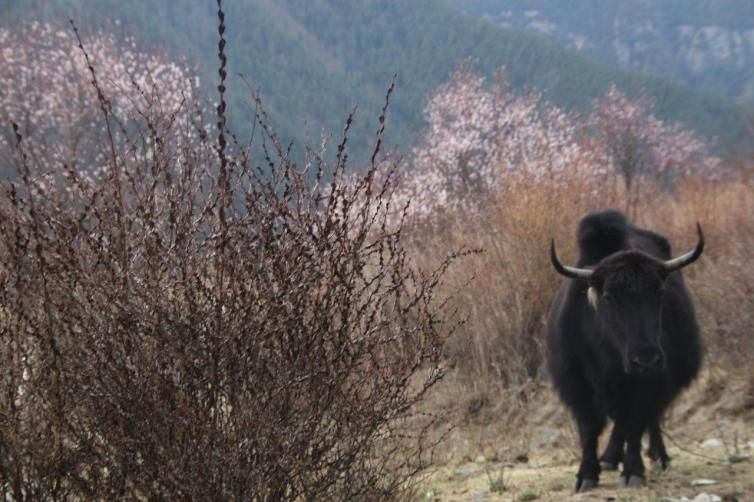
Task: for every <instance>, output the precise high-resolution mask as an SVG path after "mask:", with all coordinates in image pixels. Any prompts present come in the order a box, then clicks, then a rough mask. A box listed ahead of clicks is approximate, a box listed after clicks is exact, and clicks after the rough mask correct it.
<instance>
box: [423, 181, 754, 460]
mask: <svg viewBox="0 0 754 502" xmlns="http://www.w3.org/2000/svg"><path fill="white" fill-rule="evenodd" d="M639 188H640V189H641V193H640V194H639V197H638V203H632V204H631V205H630V206H628V205H627V204H626V203H625V202H624V201H627V200H636V197H635V194H634V196H632V197H628V196H627V194H626V193H625V191H624V190H623V189H622V188H621V185H620V183H617V182H616V183H615V184H609V185H606V186H605V187H604V189H603V190H601V191H599V192H598V193H585V192H584V191H583V190H582V189H581V188H580V186H579V185H578V184H577V183H576V182H574V183H573V184H572V185H564V184H562V183H561V184H558V185H557V186H553V185H548V184H546V183H544V184H543V183H538V184H527V183H526V182H524V183H521V184H517V185H515V186H508V187H507V189H506V191H505V192H503V193H501V194H499V197H498V198H497V199H496V200H495V202H494V203H493V204H492V205H491V206H490V207H489V208H488V209H487V210H486V211H485V212H484V213H483V214H476V215H474V216H473V217H470V216H465V217H460V216H459V217H456V218H451V217H446V218H444V219H443V221H442V222H441V223H439V224H436V225H430V226H429V229H427V228H422V229H421V236H422V238H421V239H417V241H419V242H421V248H420V250H419V252H418V253H417V254H418V255H419V256H421V257H422V259H423V260H426V262H425V263H432V262H433V261H434V260H436V259H438V257H440V256H441V255H442V253H443V252H444V250H446V249H448V248H453V247H454V246H458V245H461V244H463V245H466V246H470V247H474V248H479V249H481V250H482V252H481V253H479V254H476V255H473V256H470V257H468V258H466V259H465V260H464V261H463V262H462V265H461V266H458V267H456V268H454V269H453V270H452V271H450V275H449V277H448V284H449V285H452V286H453V287H457V288H459V289H460V293H459V295H458V299H459V301H460V302H461V311H462V312H466V313H467V314H468V317H469V319H468V322H467V323H466V324H465V325H464V326H463V328H462V329H461V330H460V331H458V332H457V333H456V334H455V335H454V337H453V338H452V339H451V340H449V342H448V350H449V352H448V357H449V360H450V365H451V368H452V371H451V372H450V373H449V374H448V375H447V376H446V378H445V380H444V382H443V383H442V385H441V386H440V387H438V388H437V389H435V391H434V392H433V395H432V399H433V400H434V402H435V403H436V404H435V406H436V407H439V408H443V409H453V410H454V411H455V413H456V414H455V423H456V424H458V425H459V430H457V431H456V432H455V433H454V440H453V441H451V442H450V443H448V444H446V445H445V450H446V458H447V459H452V458H455V459H456V460H462V459H464V458H466V459H473V458H475V457H476V456H477V455H480V454H481V455H484V456H485V457H489V456H490V455H497V454H498V453H499V452H504V453H503V455H504V456H505V455H507V456H508V457H510V458H513V457H515V456H517V455H520V454H521V453H522V452H526V451H527V450H528V449H529V448H530V443H531V438H530V437H529V436H530V427H529V425H530V423H531V421H532V418H533V417H537V416H539V415H541V413H546V412H545V411H543V410H539V409H537V408H536V406H534V407H533V406H532V404H531V403H532V402H535V401H536V399H535V398H536V396H537V395H538V394H540V393H541V392H542V391H543V390H544V391H545V392H547V393H549V390H548V389H549V387H548V386H547V384H546V374H545V373H546V372H545V370H544V365H543V361H544V352H543V340H544V329H545V323H546V315H547V312H548V309H549V304H550V301H551V299H552V296H553V293H554V291H555V290H556V288H557V287H558V285H559V284H561V281H562V279H561V278H560V277H559V276H557V274H556V273H555V272H554V271H553V270H552V266H551V264H550V261H549V254H548V253H549V243H550V239H551V238H554V239H555V240H556V242H557V245H558V250H559V253H560V254H561V256H562V257H563V259H564V261H567V262H573V261H575V257H576V252H575V231H576V225H577V223H578V221H579V219H580V218H581V216H583V215H584V214H585V213H586V212H588V211H591V210H595V209H599V208H605V207H618V208H621V209H623V210H624V211H627V212H629V213H631V214H634V215H635V216H634V220H635V221H636V222H637V223H638V224H639V225H641V226H645V227H648V228H652V229H655V230H657V231H659V232H661V233H664V234H666V235H667V236H668V237H669V238H670V239H671V242H672V243H673V250H674V252H676V253H680V252H683V251H685V250H686V248H688V247H690V246H692V245H693V243H694V241H695V234H694V231H693V229H694V224H695V222H696V221H699V222H700V223H701V224H702V227H703V229H704V231H705V236H706V238H707V246H706V248H705V254H704V255H703V257H702V259H701V260H700V261H699V262H698V263H696V264H695V265H694V266H693V267H689V269H687V270H686V271H685V272H684V273H685V275H686V279H687V282H688V285H689V288H690V290H691V292H692V296H693V297H694V299H695V303H696V307H697V312H698V317H699V321H700V324H701V329H702V336H703V339H704V343H705V347H706V357H705V365H706V366H707V367H708V368H712V369H713V370H714V369H715V368H728V367H735V368H740V372H741V373H747V375H743V377H744V378H745V379H748V381H749V382H752V380H754V379H753V378H752V377H751V370H750V369H747V368H749V367H750V366H749V364H748V363H746V364H745V362H746V361H749V360H751V357H752V356H753V355H754V344H753V342H752V341H753V340H754V337H752V334H753V333H754V316H753V315H752V312H754V269H752V267H751V266H750V263H751V258H750V257H751V252H752V249H754V218H753V217H752V215H754V186H752V183H751V178H750V177H747V176H745V175H743V174H742V175H741V176H739V177H736V178H735V179H731V180H729V181H724V182H716V183H711V182H698V181H695V180H685V181H682V182H679V183H678V185H677V186H676V187H675V189H674V190H673V191H672V192H671V191H668V190H667V189H665V188H663V187H662V186H660V185H653V184H651V183H648V182H644V183H643V184H642V185H641V186H640V187H639ZM470 276H473V277H474V279H473V280H472V281H471V282H468V283H467V282H466V280H467V278H468V277H470ZM750 394H752V395H754V386H751V391H750ZM747 402H748V403H751V402H752V399H749V400H748V401H747ZM742 406H746V405H742ZM550 418H551V425H552V426H553V427H556V428H561V429H562V428H563V427H568V426H569V424H568V420H567V419H564V418H563V417H562V416H560V415H558V417H557V418H553V417H550Z"/></svg>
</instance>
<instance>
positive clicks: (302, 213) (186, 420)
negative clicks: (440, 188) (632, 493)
mask: <svg viewBox="0 0 754 502" xmlns="http://www.w3.org/2000/svg"><path fill="white" fill-rule="evenodd" d="M219 17H220V45H219V55H220V60H221V64H220V68H219V73H220V87H219V89H220V96H219V103H218V108H217V117H218V126H217V128H216V129H215V130H214V134H216V136H214V137H213V136H210V133H211V132H212V129H211V128H209V127H208V126H206V125H205V123H204V121H203V120H202V119H201V117H202V114H203V112H202V109H201V107H200V106H199V105H197V104H193V103H183V105H182V108H181V110H184V111H188V112H190V113H189V114H190V116H191V117H195V119H194V120H192V121H175V120H171V116H174V113H175V112H173V113H171V114H168V115H167V116H166V115H165V114H164V113H161V109H160V108H158V107H157V106H156V105H155V104H154V103H155V101H153V100H146V101H143V102H136V103H134V110H133V113H132V114H129V115H128V120H129V121H131V122H130V123H131V124H135V125H136V127H130V128H125V127H124V128H119V127H118V124H120V123H121V122H123V121H122V120H121V119H120V117H118V116H116V114H115V113H114V111H113V108H112V105H111V101H110V100H109V96H108V92H107V89H106V88H105V87H104V86H103V85H101V84H100V80H99V78H98V77H99V74H98V68H97V66H96V63H95V62H93V61H91V60H90V59H89V58H87V61H86V64H87V65H88V66H89V71H90V76H91V78H92V80H93V81H94V88H95V90H96V93H95V102H94V103H95V105H97V106H98V107H99V109H100V113H99V115H98V116H97V121H98V122H97V123H98V128H99V131H101V134H100V135H99V136H98V138H99V139H100V142H99V143H98V144H97V148H98V151H100V152H103V153H102V155H101V158H102V159H103V160H104V163H103V165H104V173H105V174H104V175H103V176H100V177H81V176H78V172H77V171H76V170H74V169H70V168H67V167H65V166H63V165H62V163H60V162H59V163H54V164H52V165H50V164H47V163H42V164H40V163H38V162H37V159H36V158H35V157H34V156H33V155H31V153H30V152H32V151H33V150H34V148H35V144H34V143H33V142H29V141H27V140H26V139H25V137H24V136H23V134H22V131H21V130H20V129H19V128H18V127H17V126H15V125H14V128H13V131H11V133H10V134H9V137H10V138H11V139H12V144H11V145H10V148H12V152H4V153H5V154H8V155H9V156H12V157H13V158H14V159H15V162H14V164H15V165H16V166H17V172H16V173H15V175H14V176H13V177H11V179H10V180H8V181H3V182H2V185H1V186H0V358H2V361H3V368H4V371H3V376H2V381H1V384H2V393H1V395H0V417H1V418H2V419H1V420H0V493H2V498H3V499H4V500H7V499H11V500H19V501H20V500H41V499H52V500H58V499H107V500H114V499H150V500H162V499H191V500H218V499H220V500H224V499H229V500H249V499H253V500H281V499H306V500H333V499H340V500H345V499H354V498H361V499H368V500H375V499H382V498H391V497H395V496H396V494H397V493H399V492H400V490H401V489H402V487H403V484H404V482H405V481H406V479H407V478H408V477H409V476H410V475H411V474H413V473H415V472H416V470H417V469H419V468H421V466H422V465H423V462H424V461H425V460H426V457H425V454H426V452H427V451H428V450H427V448H428V446H430V445H429V442H430V439H429V436H428V435H427V434H426V433H427V431H428V430H429V427H430V426H432V425H433V424H434V422H435V421H436V420H437V418H436V417H433V416H424V415H419V414H417V411H416V407H415V405H416V404H417V403H418V402H419V401H420V400H421V399H422V398H423V396H424V395H425V393H426V392H427V390H428V389H430V388H431V387H432V386H433V385H435V384H436V383H437V382H438V380H439V379H440V378H441V377H442V375H443V372H444V368H443V365H442V346H443V340H444V339H445V338H446V336H448V334H450V333H451V332H452V331H453V329H454V326H455V325H456V324H454V323H455V320H454V318H453V315H452V312H450V311H449V309H448V306H447V304H446V303H445V301H444V300H443V296H442V295H441V294H440V293H441V291H440V284H441V283H440V280H441V278H442V276H443V273H444V272H445V271H446V269H447V267H448V265H449V264H450V262H451V260H452V259H453V256H446V257H445V258H443V259H442V260H440V263H439V266H437V267H435V268H434V269H433V271H432V272H427V273H425V272H423V271H422V269H419V268H417V267H415V266H414V265H413V264H412V263H411V261H410V259H409V255H408V254H407V249H406V246H405V245H404V238H403V233H402V232H403V229H402V223H401V220H398V222H397V223H396V222H395V221H394V220H393V219H392V217H391V220H390V221H391V226H388V224H387V222H388V217H387V215H388V214H394V210H393V208H392V207H391V204H392V200H393V196H392V192H391V186H392V184H391V183H390V179H391V178H392V176H393V172H394V166H392V167H391V166H388V167H385V163H386V162H389V160H387V159H386V160H380V159H381V157H380V155H379V145H380V139H381V134H382V127H383V126H384V119H385V117H384V113H383V116H382V117H380V124H381V128H380V131H379V132H378V136H377V147H376V148H375V152H374V153H375V155H374V156H373V157H372V162H371V164H370V165H369V167H368V169H367V170H366V171H365V172H363V173H360V174H356V175H354V176H353V177H351V178H350V181H349V182H348V183H346V182H341V180H343V179H344V178H345V176H346V171H347V170H348V168H347V163H346V148H345V145H346V135H345V133H347V131H348V126H346V129H345V133H344V136H343V139H342V141H341V143H340V145H339V146H338V155H337V162H336V163H335V165H334V166H327V165H326V164H325V162H324V161H323V160H322V159H323V158H324V154H323V152H322V151H310V152H309V156H308V158H309V162H308V163H307V164H306V165H305V166H303V167H299V166H297V165H296V164H295V163H294V162H293V161H292V160H291V159H290V158H289V157H288V150H287V149H286V148H284V147H283V146H282V145H280V143H279V141H278V140H277V138H276V136H275V134H274V132H272V130H271V128H270V127H269V125H268V121H267V119H266V117H265V116H264V114H263V113H260V115H259V116H258V129H257V131H258V134H259V138H258V139H259V140H260V144H262V145H263V150H262V156H261V159H262V160H263V162H262V165H261V166H260V165H259V164H256V163H254V161H253V160H252V157H251V154H250V152H249V150H248V149H245V148H243V147H241V146H240V145H238V142H236V141H235V140H234V138H233V136H232V134H231V133H230V132H228V131H227V130H226V128H225V102H224V99H223V92H224V85H225V56H224V50H223V49H224V44H225V42H224V38H223V32H224V24H223V14H222V12H220V13H219ZM81 50H82V54H86V52H84V48H83V47H82V48H81ZM391 90H392V88H391ZM155 91H159V88H156V89H155ZM158 95H159V94H158ZM389 96H390V92H388V97H389ZM186 107H188V109H187V108H186ZM386 107H387V101H386ZM350 121H351V119H350V117H349V119H348V123H349V124H350ZM116 136H117V137H116ZM35 141H38V140H37V139H35ZM144 151H149V155H137V154H135V152H144ZM97 158H100V157H97ZM84 167H86V166H84ZM50 169H53V170H55V172H56V173H59V174H60V176H55V177H53V179H52V181H50V180H49V179H48V177H40V176H39V175H38V174H39V173H40V172H41V171H44V172H48V171H49V170H50ZM378 169H381V171H382V172H387V175H386V177H385V178H384V180H385V181H384V182H382V183H378V182H377V181H375V180H376V176H375V173H376V171H377V170H378ZM312 178H313V179H315V184H314V185H312V184H311V183H309V182H308V181H307V180H310V179H312Z"/></svg>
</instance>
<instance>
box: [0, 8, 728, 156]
mask: <svg viewBox="0 0 754 502" xmlns="http://www.w3.org/2000/svg"><path fill="white" fill-rule="evenodd" d="M455 3H456V6H453V5H451V4H449V3H447V2H446V1H444V0H415V1H411V2H405V1H398V0H361V1H358V2H355V1H349V0H228V1H226V2H225V10H226V12H227V13H228V19H227V23H226V24H227V25H228V30H227V34H226V38H227V39H228V49H227V51H228V55H229V65H228V68H229V74H230V75H232V78H231V80H230V86H229V87H230V90H229V93H230V101H231V110H232V116H233V123H234V125H235V126H236V128H237V129H240V130H241V131H243V130H244V126H245V125H246V124H248V123H249V121H248V117H249V115H250V113H251V108H250V105H249V99H248V90H247V89H246V87H245V85H244V84H243V82H242V80H241V79H239V78H237V77H236V75H237V74H239V73H243V74H244V75H245V76H246V77H247V79H248V81H249V82H250V84H251V86H252V87H253V88H255V89H259V90H260V91H261V94H262V96H263V99H264V102H265V104H266V106H267V107H268V109H269V112H270V115H271V118H272V120H273V123H274V124H275V125H276V127H277V128H278V130H279V131H280V132H281V134H282V136H283V138H284V139H286V140H290V139H292V138H300V137H301V136H302V134H301V133H302V131H303V122H304V121H306V123H307V124H308V126H309V129H310V131H311V134H312V137H313V138H314V139H315V141H314V142H315V143H317V142H318V141H317V139H316V138H318V136H319V133H320V131H321V130H324V131H327V132H335V133H336V134H337V133H338V131H340V130H341V129H342V126H343V123H344V118H345V116H346V115H347V113H348V111H349V110H350V109H351V108H352V107H353V106H354V105H357V104H358V106H359V112H358V115H357V122H356V124H355V127H354V132H353V134H352V140H351V145H352V148H353V150H352V152H354V153H356V154H357V155H356V158H359V159H363V158H365V157H364V155H363V154H364V153H365V152H366V151H367V150H368V148H369V145H370V142H371V138H372V136H373V132H374V130H375V129H376V118H377V116H378V115H379V109H380V107H381V105H382V103H383V100H384V94H385V90H386V89H387V87H388V84H389V81H390V78H391V76H392V75H393V74H397V75H398V88H397V92H396V93H395V95H394V99H393V105H392V107H391V111H390V115H389V128H388V136H387V139H388V142H389V143H391V144H394V145H397V146H398V147H399V148H401V150H402V151H404V152H406V151H408V150H409V149H410V147H411V145H412V144H413V142H414V141H415V139H416V137H417V131H419V130H420V129H421V127H422V124H423V118H422V108H423V105H424V103H425V101H426V98H427V96H428V94H429V93H431V92H432V91H433V90H434V89H436V88H437V87H438V86H439V85H440V84H442V83H443V82H445V81H447V79H448V77H449V75H450V73H451V72H452V71H453V70H454V69H455V68H457V67H458V65H460V64H461V63H462V62H464V61H466V60H470V61H472V64H473V66H474V67H475V69H476V70H478V71H481V72H482V73H483V74H486V75H491V74H492V73H493V72H494V71H495V69H496V68H498V67H500V66H502V65H505V66H506V67H507V70H508V79H509V81H510V82H511V84H512V85H513V86H514V88H515V89H529V90H530V89H535V90H538V91H540V92H541V93H542V94H543V96H544V97H545V99H547V100H549V101H551V102H552V103H555V104H557V105H560V106H562V107H565V108H567V109H579V108H580V107H583V106H584V105H586V104H589V103H590V102H591V101H592V100H593V99H594V98H595V97H597V96H599V95H601V94H602V93H604V91H605V89H606V88H607V86H608V85H609V84H610V83H612V82H615V83H617V84H618V86H619V87H620V88H622V89H624V90H626V91H627V92H628V93H629V94H634V93H636V92H638V91H645V92H647V93H648V94H650V95H651V96H652V97H653V98H654V100H655V102H656V104H657V106H656V112H657V113H658V115H660V116H661V117H663V118H665V119H671V120H682V121H684V122H687V123H688V124H689V125H691V126H692V127H695V128H697V129H698V130H699V131H700V132H702V133H704V134H707V135H716V136H720V137H722V138H723V139H724V140H725V141H726V142H736V141H738V140H739V139H740V138H741V137H742V130H743V128H742V122H741V118H740V116H739V112H738V109H737V108H736V106H734V104H733V102H732V101H731V100H730V99H729V97H728V96H727V95H721V94H720V93H718V95H713V94H711V93H703V92H700V91H698V90H693V89H691V88H689V87H685V86H682V85H677V84H676V83H675V82H673V81H671V80H669V79H663V78H660V77H652V76H645V75H642V74H640V73H638V72H635V71H625V70H621V69H615V68H610V67H608V66H607V65H603V64H597V63H595V62H593V61H590V58H588V57H586V56H585V55H584V54H581V53H579V52H578V51H576V50H573V49H569V48H563V47H561V45H560V44H559V43H558V42H556V41H548V40H546V39H544V38H543V37H541V36H539V35H533V34H530V33H526V32H525V31H522V30H519V29H511V28H505V27H501V26H499V25H497V24H495V23H492V22H490V21H489V20H487V19H483V18H480V17H478V16H476V15H466V14H464V13H462V12H461V11H460V9H459V8H458V7H459V6H460V7H464V8H467V9H471V10H475V12H482V11H483V10H484V9H493V7H494V5H495V2H474V1H461V0H458V1H456V2H455ZM537 3H541V4H542V5H543V7H542V9H541V10H542V11H544V5H545V4H548V2H537ZM581 3H583V4H584V9H585V8H586V6H587V3H588V2H581ZM697 3H699V2H697ZM510 4H511V5H512V6H514V7H515V6H516V5H517V6H519V7H520V9H519V10H521V9H523V5H524V4H525V2H510ZM526 4H527V5H528V3H526ZM550 4H553V5H555V4H556V3H555V2H550ZM607 4H610V5H611V6H612V7H610V8H612V9H613V10H614V9H616V8H617V7H616V5H617V2H605V4H604V5H605V7H604V9H603V7H602V5H603V4H602V3H600V4H599V8H598V5H596V4H595V5H594V6H593V8H592V9H591V11H593V13H594V16H595V19H596V20H597V19H600V18H601V17H600V16H602V17H604V16H608V17H609V14H605V13H603V12H602V11H603V10H604V11H608V10H610V8H609V7H608V6H607ZM0 7H1V12H2V24H3V25H5V26H12V25H14V24H17V23H19V22H21V21H23V20H30V19H45V20H48V21H51V22H57V23H61V24H62V23H65V22H66V21H67V17H68V16H70V17H72V18H73V19H75V20H76V21H77V22H78V24H79V25H80V26H81V27H82V28H83V30H84V31H87V30H93V29H95V28H102V29H106V30H113V29H114V30H118V31H121V32H122V33H123V34H124V35H133V36H134V37H135V39H136V40H137V41H138V42H139V43H141V44H146V45H147V47H152V48H154V49H155V50H160V51H167V52H168V54H169V55H170V56H171V57H172V58H175V59H180V58H183V57H185V58H187V59H188V61H189V62H190V63H192V64H195V65H197V67H198V69H199V73H200V75H201V76H202V82H203V89H204V90H205V92H208V93H209V92H211V91H213V90H214V82H215V79H216V77H215V74H216V61H215V59H216V56H215V53H216V26H215V24H216V20H215V10H216V7H215V2H211V1H204V0H202V1H199V0H177V1H171V2H164V1H161V0H134V1H129V2H120V1H115V0H102V1H94V0H61V1H54V2H53V1H49V0H36V1H29V2H15V1H11V0H2V1H0ZM483 8H484V9H483ZM510 9H513V7H510ZM562 10H563V9H560V10H553V11H552V16H555V17H557V18H560V15H561V11H562ZM579 11H580V9H573V11H571V10H569V11H568V12H569V13H570V14H571V15H572V17H575V18H578V16H579V14H578V12H579ZM523 15H524V16H526V14H525V13H524V14H523ZM542 15H543V16H544V14H542ZM548 15H549V14H548ZM115 19H117V20H119V23H118V24H117V25H116V24H115V23H114V21H113V20H115ZM548 19H549V18H548ZM679 22H680V21H679ZM598 24H599V23H598V22H597V21H595V23H594V25H595V26H596V25H598ZM566 27H567V26H566V25H564V28H563V29H564V30H565V29H566ZM587 28H588V26H587V27H584V29H585V30H586V29H587ZM605 36H607V35H595V37H605ZM595 43H596V42H595ZM603 59H604V58H603ZM603 62H608V63H609V62H610V61H609V60H604V61H603ZM634 66H635V65H634ZM641 68H644V67H643V66H641ZM352 157H353V156H352Z"/></svg>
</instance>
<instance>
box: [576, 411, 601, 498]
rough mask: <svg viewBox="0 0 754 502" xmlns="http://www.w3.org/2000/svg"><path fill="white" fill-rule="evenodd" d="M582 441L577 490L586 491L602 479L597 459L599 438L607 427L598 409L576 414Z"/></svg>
mask: <svg viewBox="0 0 754 502" xmlns="http://www.w3.org/2000/svg"><path fill="white" fill-rule="evenodd" d="M576 422H577V426H578V429H579V441H580V442H581V464H580V465H579V472H578V473H577V474H576V484H575V486H574V489H575V491H577V492H585V491H588V490H590V489H591V488H594V487H595V486H597V483H598V482H599V479H600V471H601V468H600V463H599V460H598V459H597V440H598V438H599V435H600V433H602V429H604V428H605V416H604V415H600V414H599V413H597V412H596V411H592V410H589V411H588V412H586V413H581V414H577V415H576Z"/></svg>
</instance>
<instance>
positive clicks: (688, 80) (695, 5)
mask: <svg viewBox="0 0 754 502" xmlns="http://www.w3.org/2000/svg"><path fill="white" fill-rule="evenodd" d="M451 3H452V4H454V5H456V6H457V7H459V8H461V9H463V10H466V11H467V12H469V13H473V14H475V15H480V16H484V17H486V18H489V19H491V20H492V21H494V22H495V23H497V24H498V25H500V26H504V27H513V28H520V29H525V30H527V31H529V32H534V33H539V34H542V35H545V36H547V37H551V38H552V39H554V40H557V41H559V42H560V43H562V44H564V45H566V46H568V47H573V48H576V49H578V50H580V51H582V52H583V53H584V54H586V55H588V56H589V57H591V58H593V59H594V60H595V61H598V62H601V63H604V64H609V65H615V66H620V67H623V68H631V69H634V70H638V71H641V72H646V73H652V74H656V75H663V76H667V77H670V78H672V79H674V80H676V81H679V82H682V83H685V84H688V85H690V86H693V87H694V88H697V89H701V90H706V91H709V92H713V93H717V94H720V95H723V96H726V97H730V98H733V99H739V98H740V99H746V100H748V101H754V2H752V1H751V0H569V1H567V2H564V1H563V0H451Z"/></svg>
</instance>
